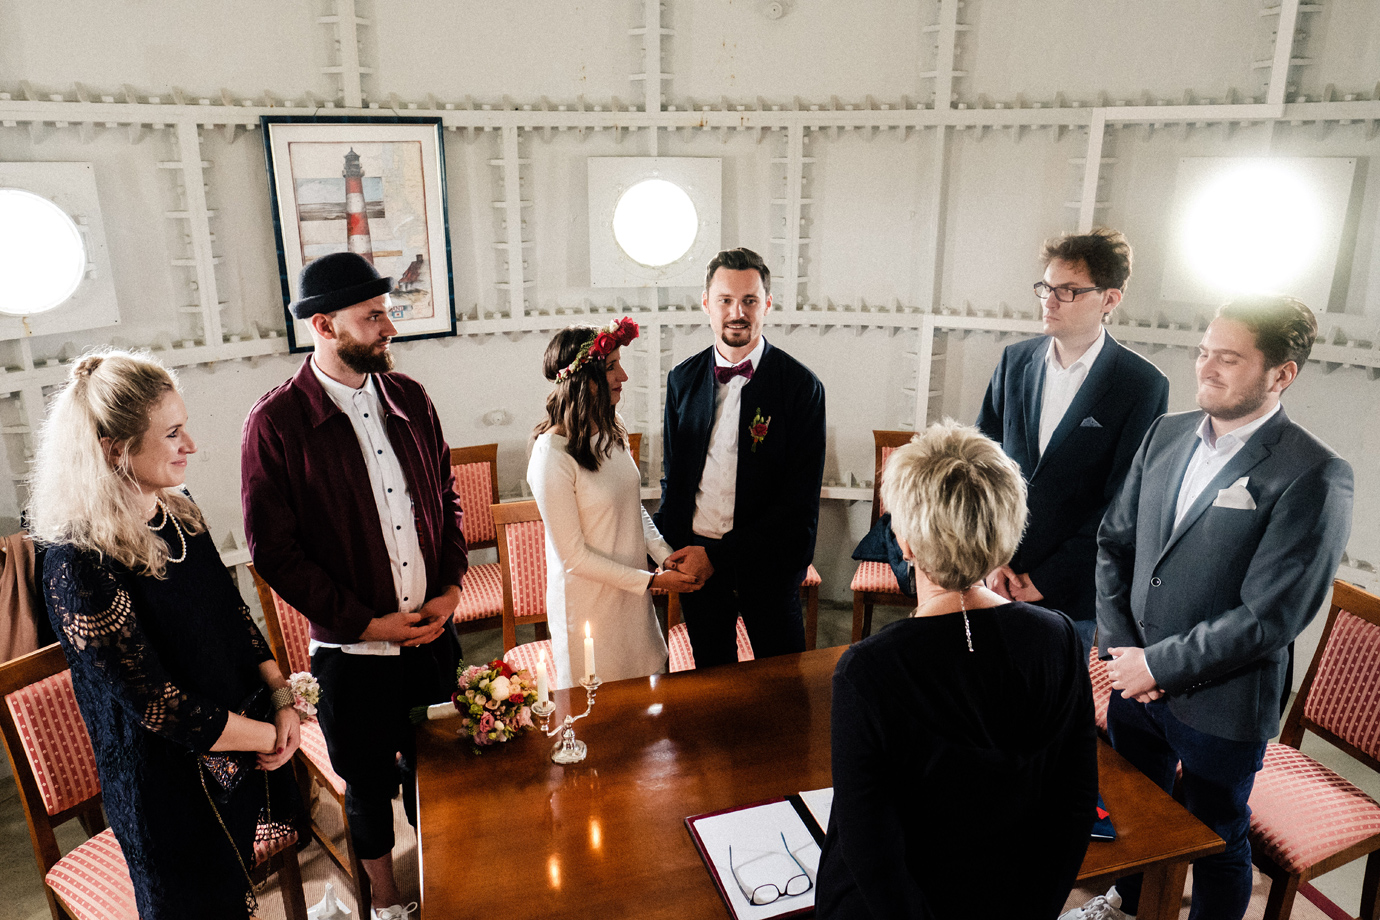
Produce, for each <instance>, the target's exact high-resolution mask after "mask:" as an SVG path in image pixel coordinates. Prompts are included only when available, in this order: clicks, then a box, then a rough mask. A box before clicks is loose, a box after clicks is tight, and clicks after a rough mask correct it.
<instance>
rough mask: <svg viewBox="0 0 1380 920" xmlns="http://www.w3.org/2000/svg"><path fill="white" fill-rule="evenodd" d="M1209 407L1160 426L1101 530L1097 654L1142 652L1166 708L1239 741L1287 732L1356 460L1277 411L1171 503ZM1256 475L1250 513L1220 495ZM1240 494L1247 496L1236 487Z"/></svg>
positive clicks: (1341, 535)
mask: <svg viewBox="0 0 1380 920" xmlns="http://www.w3.org/2000/svg"><path fill="white" fill-rule="evenodd" d="M1202 419H1203V413H1202V412H1200V411H1194V412H1183V413H1176V414H1173V415H1166V416H1163V417H1162V418H1160V419H1159V420H1157V421H1156V422H1155V424H1154V425H1152V426H1151V427H1150V431H1149V432H1148V433H1147V434H1146V437H1145V442H1144V443H1143V444H1142V445H1141V448H1140V451H1139V452H1138V453H1137V454H1136V458H1135V460H1134V461H1133V462H1132V464H1131V470H1130V472H1129V473H1128V474H1127V476H1126V481H1125V483H1123V485H1122V488H1121V492H1120V493H1119V494H1118V495H1117V498H1116V500H1115V501H1113V502H1112V505H1111V507H1110V508H1108V510H1107V515H1106V517H1105V518H1103V521H1102V527H1101V528H1100V529H1099V531H1098V535H1097V545H1098V555H1097V625H1098V645H1099V646H1100V647H1101V648H1102V649H1103V650H1104V657H1107V656H1106V655H1105V649H1108V648H1116V647H1121V646H1141V647H1143V648H1144V649H1145V660H1146V663H1147V664H1148V665H1149V667H1150V671H1151V673H1152V674H1154V676H1155V680H1156V682H1157V683H1158V684H1159V686H1160V688H1161V689H1163V690H1165V691H1166V692H1167V693H1168V695H1169V707H1170V711H1171V712H1172V713H1173V714H1174V715H1175V717H1177V718H1178V719H1179V720H1180V721H1182V722H1184V723H1185V724H1187V725H1189V726H1190V727H1192V728H1195V729H1197V730H1198V731H1201V732H1204V733H1206V734H1210V735H1215V736H1218V737H1222V738H1231V739H1234V740H1237V741H1260V740H1264V739H1268V738H1269V737H1271V736H1272V735H1274V734H1275V732H1277V731H1278V730H1279V699H1280V695H1281V694H1282V692H1283V689H1284V672H1285V663H1286V659H1287V647H1288V645H1289V643H1290V642H1292V641H1293V640H1294V637H1296V636H1297V635H1298V634H1299V633H1300V632H1302V631H1303V629H1304V627H1305V626H1307V625H1308V622H1309V621H1310V620H1312V619H1313V617H1314V615H1316V613H1317V612H1318V609H1319V607H1321V606H1322V603H1323V599H1324V598H1326V597H1327V592H1328V590H1329V589H1330V588H1331V585H1332V579H1333V578H1334V577H1335V576H1336V572H1337V564H1338V563H1339V562H1340V561H1341V556H1342V550H1343V549H1344V548H1345V547H1346V542H1347V538H1348V536H1349V535H1350V533H1351V501H1352V473H1351V465H1350V464H1348V463H1347V462H1346V461H1345V460H1343V459H1342V458H1340V457H1338V456H1337V455H1336V453H1334V452H1333V451H1332V449H1331V448H1329V447H1328V446H1327V445H1326V444H1324V443H1322V442H1321V441H1319V440H1318V439H1317V438H1315V437H1313V436H1312V435H1311V434H1309V433H1308V432H1307V431H1305V430H1304V429H1303V428H1302V427H1300V426H1299V425H1296V424H1294V423H1293V422H1292V421H1290V420H1289V417H1288V416H1287V415H1286V414H1285V413H1284V410H1283V409H1282V408H1281V409H1280V411H1279V412H1278V413H1277V414H1276V415H1275V416H1274V417H1273V418H1271V419H1270V420H1269V421H1268V422H1266V423H1265V424H1264V425H1263V426H1261V428H1260V429H1259V430H1257V431H1256V433H1255V434H1254V435H1253V436H1252V437H1251V439H1250V440H1249V441H1247V442H1246V445H1245V446H1244V447H1242V448H1241V450H1240V452H1239V453H1237V454H1236V456H1235V457H1233V458H1232V459H1231V460H1230V462H1228V463H1227V465H1226V466H1225V467H1223V469H1222V470H1221V471H1220V472H1219V473H1218V475H1217V477H1216V478H1215V479H1213V480H1212V481H1211V482H1210V483H1208V486H1207V488H1205V489H1204V490H1203V493H1202V494H1201V495H1200V496H1199V497H1198V498H1197V500H1196V501H1194V503H1193V504H1192V506H1190V508H1189V510H1188V513H1187V514H1186V515H1185V516H1184V519H1183V521H1182V522H1181V523H1180V524H1179V526H1178V527H1175V526H1174V508H1175V505H1176V503H1177V500H1178V494H1179V485H1180V483H1181V482H1182V480H1183V474H1184V470H1185V469H1186V468H1187V467H1188V461H1189V459H1190V458H1191V457H1192V455H1193V451H1194V449H1195V448H1196V447H1197V444H1198V438H1197V430H1198V425H1199V423H1200V422H1201V421H1202ZM1243 477H1245V478H1246V480H1247V481H1246V486H1245V488H1246V491H1247V492H1248V493H1249V494H1250V501H1249V502H1245V501H1240V502H1233V503H1231V504H1251V503H1253V504H1254V505H1255V507H1254V508H1242V507H1229V506H1227V505H1226V504H1223V503H1221V499H1220V498H1219V492H1221V491H1222V490H1225V489H1227V488H1228V487H1230V486H1231V485H1232V484H1233V483H1235V482H1236V481H1237V480H1239V479H1241V478H1243ZM1237 494H1238V495H1239V491H1238V492H1237Z"/></svg>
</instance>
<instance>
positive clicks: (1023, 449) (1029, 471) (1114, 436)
mask: <svg viewBox="0 0 1380 920" xmlns="http://www.w3.org/2000/svg"><path fill="white" fill-rule="evenodd" d="M1049 342H1050V340H1049V337H1048V336H1041V337H1040V338H1036V339H1028V340H1026V341H1024V342H1017V343H1016V344H1015V345H1010V346H1008V347H1007V348H1006V350H1005V351H1004V352H1002V356H1001V360H1000V361H999V362H997V369H996V372H995V373H993V374H992V382H991V384H989V385H988V387H987V396H986V398H984V399H983V401H982V410H981V411H980V412H979V413H978V418H977V426H978V428H980V429H981V430H982V433H983V434H985V435H987V436H988V437H989V438H991V439H992V440H994V441H997V442H999V443H1000V444H1001V447H1002V450H1003V451H1005V452H1006V455H1007V456H1008V457H1010V458H1011V459H1013V460H1015V461H1016V462H1017V463H1019V464H1020V466H1021V473H1022V475H1024V476H1025V480H1026V483H1027V484H1028V486H1029V493H1028V497H1027V504H1028V505H1029V508H1030V517H1029V519H1028V522H1027V524H1026V529H1025V536H1024V537H1022V538H1021V545H1020V547H1019V548H1017V550H1016V555H1015V557H1014V558H1013V559H1012V560H1011V568H1012V569H1014V570H1015V571H1017V572H1020V573H1023V574H1029V575H1030V580H1031V581H1032V582H1034V584H1035V587H1036V588H1038V589H1039V591H1040V593H1041V594H1043V595H1044V599H1043V600H1041V601H1040V604H1041V606H1044V607H1048V608H1050V609H1053V610H1061V611H1063V612H1064V613H1066V614H1068V615H1069V616H1070V617H1072V618H1073V619H1075V620H1091V619H1093V618H1095V617H1096V615H1097V590H1096V586H1095V578H1094V572H1095V570H1096V565H1097V527H1098V525H1099V524H1100V523H1102V515H1103V513H1104V512H1106V510H1107V506H1108V504H1110V503H1111V501H1112V498H1113V497H1114V496H1115V495H1116V493H1117V489H1118V488H1120V486H1121V481H1122V479H1124V478H1125V476H1126V471H1127V470H1128V469H1129V468H1130V466H1131V458H1132V457H1134V456H1135V454H1136V449H1137V448H1139V447H1140V442H1141V440H1142V438H1144V437H1145V432H1146V430H1147V429H1149V427H1150V424H1151V423H1152V422H1153V421H1154V420H1155V419H1156V418H1158V417H1160V416H1161V415H1163V414H1164V413H1165V411H1166V410H1167V409H1168V408H1169V380H1168V379H1167V378H1166V377H1165V376H1164V374H1162V373H1160V370H1159V368H1157V367H1155V365H1153V364H1151V363H1150V362H1149V361H1147V360H1146V359H1145V358H1142V357H1141V356H1140V355H1138V354H1136V353H1135V352H1133V351H1131V350H1130V349H1129V348H1126V347H1125V346H1123V345H1121V344H1120V343H1119V342H1117V341H1116V339H1114V338H1112V337H1111V335H1110V334H1109V335H1108V336H1107V341H1106V342H1105V343H1104V344H1103V346H1102V351H1101V352H1100V353H1099V354H1098V356H1097V360H1095V361H1094V362H1093V365H1092V367H1090V368H1089V369H1088V376H1087V378H1086V379H1085V380H1084V381H1083V385H1082V386H1081V387H1079V388H1078V393H1077V395H1076V396H1074V399H1073V402H1072V403H1071V404H1070V405H1069V408H1068V411H1067V412H1065V413H1064V417H1063V419H1062V420H1061V421H1060V422H1059V426H1058V427H1057V428H1055V429H1054V434H1053V436H1052V437H1051V438H1050V440H1049V446H1048V447H1047V448H1046V449H1045V452H1044V454H1043V455H1042V454H1041V453H1040V406H1041V402H1042V400H1043V398H1044V389H1045V353H1046V351H1047V350H1048V349H1049Z"/></svg>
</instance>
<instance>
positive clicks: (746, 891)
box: [728, 833, 815, 905]
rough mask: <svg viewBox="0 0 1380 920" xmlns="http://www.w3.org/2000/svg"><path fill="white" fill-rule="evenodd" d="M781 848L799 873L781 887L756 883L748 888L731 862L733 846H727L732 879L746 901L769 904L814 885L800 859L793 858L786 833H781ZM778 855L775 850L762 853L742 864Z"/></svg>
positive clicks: (802, 891)
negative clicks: (756, 884)
mask: <svg viewBox="0 0 1380 920" xmlns="http://www.w3.org/2000/svg"><path fill="white" fill-rule="evenodd" d="M781 848H782V849H784V850H785V851H786V855H787V856H789V857H790V858H791V862H793V863H795V864H796V867H797V868H798V869H800V873H799V874H798V875H793V876H791V877H790V878H788V879H786V883H785V885H784V886H781V887H778V886H776V885H774V884H771V883H767V884H765V885H758V886H756V887H754V888H749V887H748V886H747V885H745V884H744V883H743V880H742V878H741V877H739V875H738V867H737V866H736V865H734V863H733V847H731V846H730V847H729V848H728V866H729V868H730V869H732V870H733V880H734V881H735V882H737V883H738V888H739V889H741V890H742V892H743V897H745V898H747V899H748V903H750V904H757V905H762V904H770V903H771V902H773V901H775V900H777V899H779V898H791V897H795V896H796V895H798V894H804V893H805V892H807V891H809V890H810V889H811V888H813V887H814V886H815V883H814V882H813V881H812V880H811V879H810V876H809V873H808V871H807V870H806V869H805V866H803V865H802V864H801V862H800V860H798V859H796V858H795V854H794V853H792V852H791V848H790V845H789V844H787V843H786V835H785V834H784V833H783V834H782V835H781ZM780 855H781V854H780V853H775V852H768V853H763V854H762V855H760V856H754V857H753V858H752V859H749V860H748V861H747V862H746V863H744V864H743V865H745V866H746V865H748V864H750V863H753V862H757V861H758V860H762V859H768V858H770V857H773V856H780Z"/></svg>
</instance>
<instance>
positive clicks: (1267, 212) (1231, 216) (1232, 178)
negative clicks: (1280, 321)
mask: <svg viewBox="0 0 1380 920" xmlns="http://www.w3.org/2000/svg"><path fill="white" fill-rule="evenodd" d="M1185 217H1186V220H1185V221H1184V225H1183V226H1184V234H1183V250H1182V251H1183V254H1184V256H1185V258H1186V260H1187V262H1188V264H1189V266H1190V267H1191V269H1192V271H1193V272H1194V274H1196V275H1197V276H1198V277H1199V279H1200V280H1201V281H1202V282H1203V283H1204V284H1206V285H1207V286H1208V287H1210V288H1213V289H1216V290H1219V291H1222V292H1223V293H1226V294H1241V293H1252V292H1265V291H1282V290H1288V289H1290V288H1291V287H1292V286H1293V285H1295V284H1296V283H1297V282H1298V281H1299V279H1300V278H1301V277H1302V276H1303V275H1304V274H1305V273H1307V271H1308V270H1309V268H1310V267H1311V266H1312V265H1313V263H1314V261H1315V260H1316V259H1317V258H1318V252H1319V246H1320V242H1321V239H1322V236H1323V233H1322V230H1323V214H1322V205H1321V202H1319V200H1318V198H1317V194H1316V190H1315V189H1314V188H1313V187H1312V186H1311V185H1310V184H1309V183H1307V182H1305V181H1304V180H1303V179H1302V178H1301V177H1300V176H1299V175H1298V173H1297V172H1296V171H1295V170H1293V169H1290V168H1288V167H1287V166H1284V165H1281V164H1277V163H1270V162H1261V163H1258V164H1250V165H1243V166H1241V167H1239V168H1237V169H1234V170H1231V171H1229V172H1226V173H1224V174H1222V175H1221V176H1219V177H1217V178H1216V179H1215V180H1214V181H1212V182H1210V183H1208V184H1207V185H1206V186H1205V187H1204V188H1203V190H1202V191H1201V193H1200V194H1199V196H1198V197H1197V199H1196V200H1194V201H1193V202H1191V203H1190V204H1189V207H1188V210H1187V212H1186V215H1185Z"/></svg>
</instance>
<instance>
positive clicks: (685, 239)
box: [613, 179, 700, 268]
mask: <svg viewBox="0 0 1380 920" xmlns="http://www.w3.org/2000/svg"><path fill="white" fill-rule="evenodd" d="M699 228H700V219H699V214H698V213H696V211H695V204H694V202H692V201H691V200H690V196H689V195H687V194H686V193H685V190H684V189H683V188H681V187H680V186H679V185H676V184H675V183H674V182H667V181H666V180H665V179H646V180H644V181H642V182H639V183H637V184H636V185H634V186H633V187H632V188H630V189H628V190H627V191H626V192H624V193H623V195H622V197H620V198H619V199H618V204H616V205H615V206H614V208H613V237H614V239H615V240H617V242H618V245H619V247H620V248H621V249H622V250H623V251H624V252H625V253H627V254H628V257H629V258H631V259H632V260H633V261H634V262H637V263H639V264H641V265H647V266H650V267H652V268H660V267H661V266H663V265H670V264H671V263H672V262H674V261H676V260H677V259H679V258H680V257H681V256H683V255H685V254H686V253H687V252H689V251H690V247H691V246H693V245H694V243H695V236H696V235H697V234H698V233H699Z"/></svg>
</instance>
